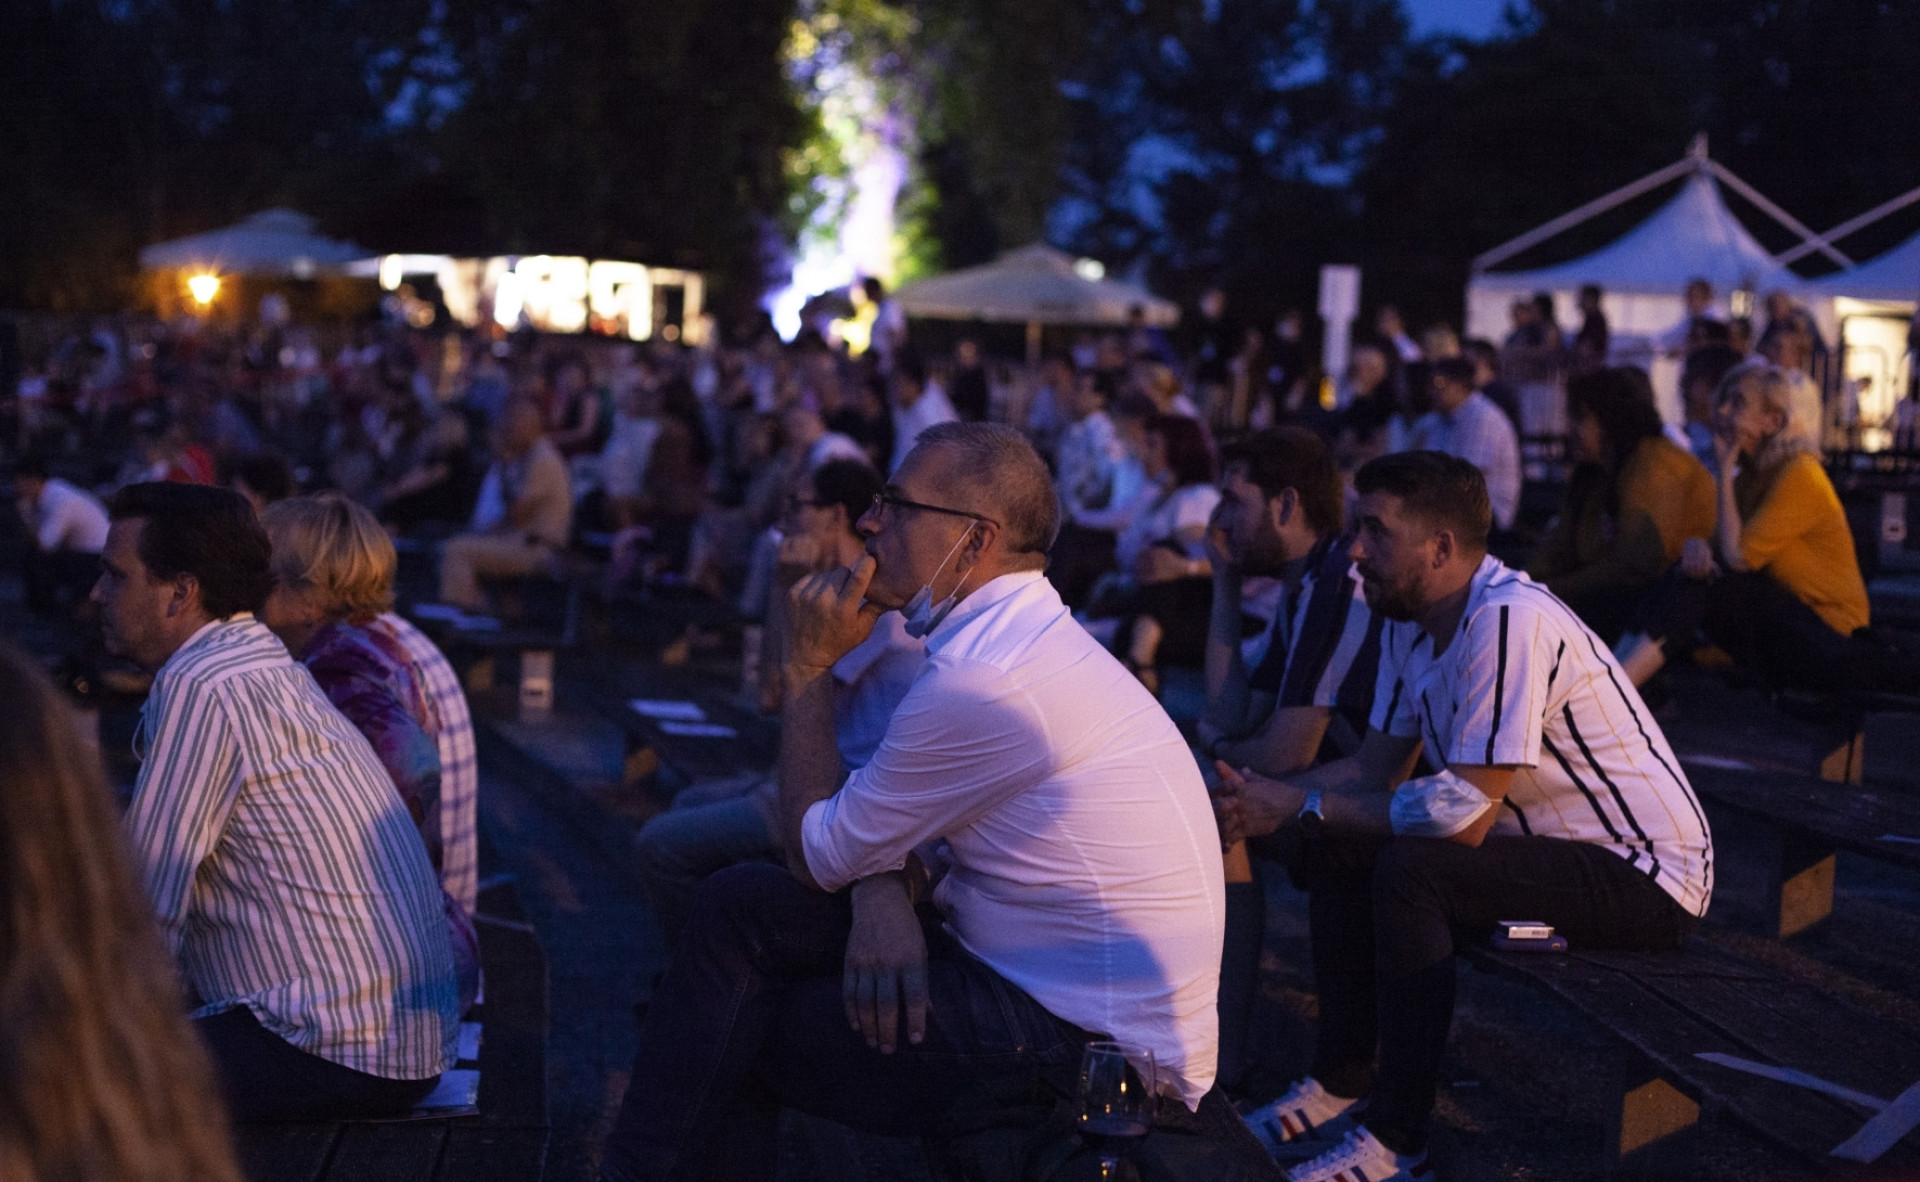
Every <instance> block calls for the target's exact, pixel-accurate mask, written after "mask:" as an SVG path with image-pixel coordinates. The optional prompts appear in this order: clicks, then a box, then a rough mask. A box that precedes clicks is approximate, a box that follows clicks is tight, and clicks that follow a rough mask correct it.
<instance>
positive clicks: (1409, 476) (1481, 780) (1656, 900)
mask: <svg viewBox="0 0 1920 1182" xmlns="http://www.w3.org/2000/svg"><path fill="white" fill-rule="evenodd" d="M1356 483H1357V486H1358V488H1359V491H1360V496H1361V500H1360V508H1359V515H1358V516H1359V529H1358V532H1357V534H1356V536H1355V540H1354V544H1353V550H1352V554H1353V557H1354V560H1355V562H1356V564H1357V566H1358V568H1359V572H1360V576H1361V579H1362V581H1363V583H1364V586H1365V589H1366V595H1367V603H1368V604H1369V606H1370V607H1371V608H1372V609H1373V610H1374V611H1376V612H1378V613H1380V614H1381V615H1383V616H1385V617H1387V619H1389V620H1390V621H1393V622H1392V623H1391V624H1390V625H1389V626H1388V627H1387V629H1386V631H1385V633H1384V634H1383V640H1382V645H1381V655H1380V676H1379V682H1378V684H1377V686H1376V688H1375V692H1374V704H1373V717H1372V723H1371V726H1370V727H1369V729H1368V731H1367V734H1366V737H1365V738H1364V739H1363V740H1362V741H1361V746H1360V749H1359V751H1357V752H1356V753H1355V754H1354V755H1352V756H1350V757H1348V758H1346V759H1342V760H1339V761H1337V762H1335V763H1330V764H1326V765H1324V766H1321V767H1319V768H1315V769H1314V770H1312V771H1310V772H1307V773H1304V774H1302V775H1298V776H1294V777H1290V778H1288V779H1285V780H1279V779H1272V778H1268V777H1265V776H1260V775H1257V774H1255V773H1252V772H1244V773H1243V772H1240V771H1238V770H1236V769H1234V768H1233V767H1231V766H1230V765H1227V764H1224V763H1223V764H1221V765H1219V766H1220V771H1221V780H1222V791H1221V796H1220V817H1221V827H1222V833H1223V836H1225V837H1226V838H1228V839H1239V838H1243V837H1250V836H1258V835H1261V834H1265V833H1271V832H1274V831H1275V830H1277V829H1279V828H1280V827H1281V826H1282V825H1284V824H1286V823H1288V822H1289V821H1294V820H1296V819H1298V822H1299V823H1300V824H1302V825H1308V826H1311V827H1312V828H1313V830H1314V831H1317V832H1320V833H1321V836H1322V838H1323V839H1324V840H1325V841H1327V842H1328V843H1329V844H1331V843H1334V842H1341V843H1351V844H1354V845H1358V846H1360V847H1362V848H1365V847H1366V846H1368V845H1371V846H1372V847H1373V848H1374V849H1375V850H1376V851H1377V852H1376V853H1375V855H1374V857H1373V859H1372V863H1371V865H1370V866H1367V867H1366V868H1365V869H1359V870H1356V871H1355V872H1353V873H1350V874H1348V875H1346V876H1345V881H1344V882H1342V881H1336V880H1334V879H1333V878H1332V876H1329V879H1328V880H1327V881H1323V882H1322V883H1320V884H1319V885H1317V886H1316V888H1315V889H1316V891H1333V892H1339V893H1342V894H1344V895H1346V897H1347V898H1348V899H1349V900H1350V901H1351V902H1350V905H1349V906H1347V907H1345V908H1344V909H1343V911H1344V914H1345V915H1346V918H1347V922H1345V923H1342V924H1340V925H1339V927H1338V929H1337V930H1334V931H1327V932H1321V931H1316V932H1315V933H1314V939H1315V949H1314V951H1315V969H1316V972H1322V970H1323V968H1332V967H1334V966H1332V965H1324V966H1323V960H1322V955H1323V953H1325V954H1326V955H1327V956H1328V957H1338V958H1341V959H1343V960H1344V962H1345V966H1346V967H1345V968H1344V969H1343V970H1341V969H1336V971H1335V972H1333V973H1331V974H1326V973H1322V976H1321V986H1320V987H1321V989H1322V990H1323V991H1325V990H1326V989H1328V988H1329V986H1330V982H1329V980H1328V977H1329V976H1331V977H1332V978H1334V983H1337V984H1339V985H1342V986H1344V987H1345V988H1348V989H1356V990H1361V991H1363V992H1364V994H1365V995H1364V996H1361V997H1349V998H1346V999H1345V1000H1346V1002H1347V1004H1346V1005H1344V1006H1342V1007H1340V1008H1339V1010H1338V1011H1333V1010H1329V1009H1328V1008H1327V1007H1326V1005H1325V1004H1324V1002H1323V1005H1322V1008H1321V1011H1320V1012H1321V1030H1320V1038H1321V1039H1323V1040H1329V1041H1331V1042H1333V1043H1335V1044H1337V1045H1338V1046H1340V1047H1341V1048H1343V1049H1344V1052H1345V1055H1346V1056H1347V1061H1346V1062H1344V1063H1342V1064H1340V1065H1338V1070H1337V1071H1334V1070H1328V1071H1327V1074H1325V1075H1323V1076H1321V1077H1318V1078H1310V1079H1306V1080H1302V1081H1300V1082H1299V1083H1297V1084H1295V1085H1294V1087H1293V1088H1292V1089H1290V1090H1289V1092H1288V1093H1287V1094H1286V1095H1285V1096H1283V1097H1281V1100H1280V1101H1279V1102H1278V1103H1277V1104H1276V1105H1272V1106H1269V1109H1268V1110H1269V1111H1272V1112H1273V1114H1274V1117H1275V1119H1276V1122H1277V1123H1278V1124H1279V1126H1280V1131H1281V1132H1283V1133H1284V1134H1285V1135H1286V1138H1287V1143H1288V1146H1289V1148H1290V1149H1292V1150H1293V1151H1294V1152H1296V1153H1299V1154H1301V1155H1302V1156H1304V1155H1306V1154H1310V1153H1315V1152H1318V1156H1315V1157H1313V1158H1312V1159H1311V1160H1309V1161H1307V1162H1305V1163H1304V1164H1302V1165H1301V1166H1299V1167H1297V1168H1296V1169H1294V1170H1293V1171H1292V1173H1291V1174H1290V1175H1289V1177H1290V1178H1291V1179H1293V1182H1333V1180H1335V1179H1349V1178H1361V1177H1364V1178H1367V1179H1369V1180H1371V1182H1385V1180H1387V1179H1412V1178H1416V1177H1427V1176H1430V1167H1429V1166H1428V1164H1427V1161H1426V1151H1427V1145H1426V1140H1427V1129H1428V1125H1429V1122H1430V1120H1431V1115H1432V1110H1433V1105H1434V1098H1435V1089H1436V1086H1437V1077H1438V1073H1439V1071H1440V1064H1441V1057H1442V1054H1443V1053H1444V1051H1445V1049H1446V1043H1447V1032H1448V1029H1449V1027H1450V1026H1451V1024H1452V1018H1453V991H1454V949H1455V941H1456V939H1460V938H1484V936H1485V935H1487V934H1488V933H1490V932H1492V931H1493V929H1494V927H1495V925H1496V923H1497V922H1498V921H1500V920H1509V919H1526V920H1537V921H1540V922H1543V923H1546V924H1550V925H1552V926H1553V927H1554V928H1555V929H1557V931H1558V932H1559V933H1560V934H1562V935H1564V936H1565V937H1566V939H1567V940H1568V941H1569V942H1570V943H1571V945H1572V946H1573V947H1575V948H1581V949H1596V950H1597V949H1608V948H1614V949H1641V950H1648V951H1653V950H1659V949H1672V948H1677V947H1679V946H1680V944H1681V943H1682V942H1683V941H1684V940H1685V939H1686V938H1687V936H1688V935H1689V934H1690V933H1691V932H1692V930H1693V928H1694V927H1695V925H1696V924H1697V923H1698V921H1699V917H1700V916H1702V915H1704V914H1705V913H1706V909H1707V902H1708V899H1709V897H1710V896H1711V894H1712V890H1713V876H1714V875H1713V846H1712V839H1711V837H1710V835H1709V833H1708V829H1707V823H1706V819H1705V816H1704V814H1703V813H1702V811H1701V808H1700V803H1699V801H1698V800H1697V799H1696V798H1695V796H1694V794H1693V790H1692V788H1691V787H1690V786H1689V785H1688V783H1687V780H1686V778H1685V776H1684V775H1683V774H1682V773H1681V771H1680V764H1679V760H1678V759H1676V758H1675V756H1674V753H1673V750H1672V748H1670V747H1669V746H1668V745H1667V741H1666V739H1665V737H1664V736H1663V735H1662V734H1661V732H1660V726H1659V724H1658V723H1657V722H1655V721H1654V719H1653V715H1652V713H1651V712H1650V711H1649V710H1648V709H1647V707H1646V704H1645V703H1644V702H1642V701H1641V700H1640V697H1639V695H1638V694H1637V693H1636V692H1635V691H1634V689H1633V687H1632V685H1631V684H1630V683H1629V682H1628V680H1627V677H1626V675H1625V673H1623V672H1622V671H1621V669H1620V666H1619V664H1618V663H1617V662H1616V661H1615V660H1614V659H1613V656H1612V654H1611V653H1609V652H1608V651H1607V649H1606V646H1604V645H1603V644H1601V643H1600V640H1599V638H1598V637H1596V636H1595V635H1594V634H1593V633H1592V632H1591V631H1590V630H1588V629H1587V627H1586V626H1585V625H1584V624H1582V623H1581V622H1580V619H1579V617H1578V616H1576V615H1574V614H1573V612H1572V611H1571V610H1570V609H1569V608H1567V606H1566V605H1565V604H1563V603H1561V602H1560V601H1559V600H1558V599H1556V598H1554V596H1553V594H1552V593H1551V592H1549V591H1547V590H1546V589H1545V588H1543V587H1541V586H1540V585H1539V584H1537V583H1535V582H1534V581H1533V580H1531V579H1529V578H1528V577H1527V576H1526V575H1524V574H1522V573H1520V572H1518V571H1513V570H1509V569H1508V568H1507V567H1506V566H1505V565H1504V564H1502V563H1501V562H1500V561H1499V560H1498V559H1496V558H1492V557H1490V556H1489V555H1488V554H1487V552H1486V538H1487V531H1488V529H1489V527H1490V524H1491V517H1492V513H1491V511H1490V509H1489V507H1488V503H1487V494H1486V483H1485V481H1484V480H1483V479H1482V478H1481V476H1480V473H1479V470H1478V469H1476V468H1474V467H1473V466H1472V465H1471V464H1468V463H1466V462H1465V461H1464V460H1460V459H1457V458H1455V457H1452V456H1447V455H1443V454H1441V453H1439V452H1431V451H1416V452H1404V453H1401V454H1397V455H1392V456H1385V457H1382V458H1381V459H1378V460H1375V461H1373V462H1372V463H1370V464H1368V465H1367V466H1366V467H1365V468H1363V469H1361V471H1360V472H1359V474H1358V477H1357V481H1356ZM1423 748H1424V750H1425V752H1426V757H1427V760H1428V762H1429V764H1430V765H1431V766H1433V767H1435V768H1437V769H1438V770H1437V771H1435V772H1434V773H1433V774H1431V775H1427V776H1422V777H1419V778H1417V779H1412V780H1409V779H1407V776H1408V774H1409V772H1410V771H1411V769H1412V767H1413V762H1414V760H1415V758H1416V757H1417V756H1418V755H1419V754H1420V753H1421V751H1422V749H1423ZM1336 1012H1337V1013H1338V1014H1340V1015H1342V1018H1341V1020H1342V1021H1344V1022H1345V1024H1346V1026H1347V1028H1346V1029H1344V1030H1343V1029H1336V1028H1333V1026H1332V1025H1331V1023H1332V1020H1333V1019H1334V1017H1335V1014H1336ZM1376 1029H1377V1041H1376V1038H1375V1032H1376ZM1376 1045H1377V1047H1378V1053H1379V1061H1378V1070H1377V1072H1376V1071H1375V1069H1374V1063H1373V1056H1374V1051H1375V1047H1376ZM1362 1097H1365V1098H1366V1100H1365V1107H1364V1108H1362V1107H1360V1103H1361V1100H1362ZM1341 1134H1344V1137H1343V1138H1342V1139H1340V1140H1338V1141H1335V1140H1334V1139H1333V1138H1335V1137H1338V1136H1340V1135H1341Z"/></svg>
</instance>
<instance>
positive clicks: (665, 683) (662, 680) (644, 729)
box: [598, 669, 780, 798]
mask: <svg viewBox="0 0 1920 1182" xmlns="http://www.w3.org/2000/svg"><path fill="white" fill-rule="evenodd" d="M646 697H647V698H649V699H655V700H665V701H675V702H691V703H693V704H694V705H695V706H697V707H698V708H699V709H700V712H701V714H702V715H703V717H704V722H705V723H707V724H710V725H717V726H724V727H727V728H729V729H730V730H732V732H733V733H732V734H731V735H724V736H723V735H715V736H705V735H690V734H686V733H675V731H676V730H677V729H678V728H676V727H674V726H672V725H671V724H670V722H669V721H667V720H661V719H655V718H650V717H648V716H647V715H644V714H642V713H640V712H639V711H638V710H636V709H634V708H633V706H632V699H631V698H626V697H617V696H613V695H601V696H600V697H599V699H598V701H599V708H600V713H601V714H602V715H603V716H604V717H606V718H607V720H608V721H610V722H612V723H613V724H614V725H615V726H617V727H618V728H620V733H621V734H622V735H623V736H624V738H625V741H626V760H625V764H626V773H625V777H624V779H625V781H626V782H627V783H628V784H634V783H638V782H640V781H642V780H645V779H647V778H649V777H651V776H655V775H656V774H658V773H661V772H666V773H668V774H667V775H665V776H663V777H661V778H660V780H659V781H658V782H659V783H660V785H661V788H662V790H663V793H664V795H666V796H667V797H668V798H671V795H672V793H673V792H676V791H678V790H679V789H680V788H682V787H685V786H686V785H687V784H691V783H693V782H695V781H697V780H708V779H717V778H719V777H722V776H734V775H741V774H744V773H748V772H760V771H766V770H767V769H769V768H771V767H773V765H774V763H775V762H776V761H777V760H778V758H779V755H780V738H779V724H778V723H777V722H775V721H773V720H771V719H767V718H763V717H762V716H760V715H759V714H758V713H755V712H752V711H749V710H746V709H744V708H742V707H741V706H740V705H738V704H737V703H735V702H733V701H731V700H729V699H728V698H727V697H726V696H725V695H723V694H721V693H719V692H717V691H716V690H715V689H714V688H713V687H712V686H711V685H710V684H708V683H707V682H706V681H705V680H704V679H701V678H698V677H697V676H693V675H682V674H678V673H677V671H675V670H666V669H662V670H657V671H650V676H649V678H648V683H647V694H646Z"/></svg>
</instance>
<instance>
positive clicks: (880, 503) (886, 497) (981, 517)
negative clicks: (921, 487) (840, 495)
mask: <svg viewBox="0 0 1920 1182" xmlns="http://www.w3.org/2000/svg"><path fill="white" fill-rule="evenodd" d="M889 507H892V508H895V509H924V510H926V511H927V512H928V513H945V514H946V515H947V516H949V517H969V518H972V519H973V520H975V521H984V522H986V523H987V524H988V525H993V526H998V525H999V524H1000V523H999V522H997V521H995V520H994V519H993V518H991V517H988V516H986V515H985V514H981V513H969V512H967V511H966V510H965V509H948V508H946V507H945V506H942V505H926V504H922V503H921V502H919V501H909V500H908V499H907V498H905V497H901V496H895V495H894V494H892V493H890V492H877V493H874V494H873V507H872V508H871V509H869V510H868V512H870V513H872V514H873V515H874V516H875V517H884V516H885V515H886V512H887V509H888V508H889Z"/></svg>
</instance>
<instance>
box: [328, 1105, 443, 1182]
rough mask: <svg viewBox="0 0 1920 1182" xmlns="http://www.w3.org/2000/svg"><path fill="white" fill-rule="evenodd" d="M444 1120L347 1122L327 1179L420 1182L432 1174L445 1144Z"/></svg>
mask: <svg viewBox="0 0 1920 1182" xmlns="http://www.w3.org/2000/svg"><path fill="white" fill-rule="evenodd" d="M447 1127H448V1126H447V1122H446V1121H440V1120H431V1121H402V1122H396V1123H393V1124H353V1125H347V1126H346V1127H345V1129H344V1130H343V1131H342V1132H341V1134H340V1147H339V1148H338V1149H337V1150H335V1151H334V1155H333V1160H332V1161H331V1162H330V1163H328V1165H327V1172H326V1179H327V1182H421V1179H423V1178H431V1177H433V1172H434V1170H435V1168H436V1167H438V1166H439V1164H440V1153H441V1150H442V1149H444V1148H445V1147H446V1143H447Z"/></svg>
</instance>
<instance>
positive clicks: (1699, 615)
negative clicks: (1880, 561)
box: [1619, 364, 1914, 689]
mask: <svg viewBox="0 0 1920 1182" xmlns="http://www.w3.org/2000/svg"><path fill="white" fill-rule="evenodd" d="M1714 403H1715V407H1714V420H1713V450H1714V458H1715V461H1716V463H1715V467H1716V469H1717V471H1716V473H1715V477H1714V479H1715V489H1716V495H1717V500H1718V510H1719V520H1718V523H1717V524H1716V525H1715V527H1714V533H1713V540H1712V541H1711V542H1710V543H1709V542H1708V541H1707V540H1706V539H1702V538H1689V539H1688V540H1687V541H1686V543H1685V544H1684V545H1683V547H1682V549H1681V554H1680V562H1679V568H1678V574H1677V576H1670V577H1669V578H1668V579H1667V580H1666V581H1665V582H1663V583H1662V585H1661V587H1660V588H1659V589H1658V590H1657V591H1656V593H1655V595H1654V597H1653V601H1652V603H1651V605H1650V607H1649V610H1648V612H1647V625H1648V626H1646V627H1644V628H1642V629H1640V630H1639V631H1638V632H1637V633H1636V634H1631V635H1628V636H1626V637H1623V638H1622V640H1621V642H1620V648H1619V653H1620V661H1621V664H1622V666H1623V667H1625V669H1626V671H1627V673H1628V675H1629V676H1631V677H1632V678H1633V680H1634V682H1635V684H1640V683H1643V682H1645V681H1646V680H1647V678H1649V677H1651V676H1652V675H1653V674H1654V673H1655V672H1657V671H1658V670H1659V669H1660V668H1661V666H1662V665H1663V664H1664V663H1665V662H1666V660H1668V659H1669V658H1671V657H1673V656H1675V655H1678V654H1679V653H1681V652H1685V651H1687V650H1688V649H1690V648H1691V647H1692V646H1693V644H1694V642H1695V636H1696V634H1697V633H1699V632H1701V631H1704V632H1705V634H1706V636H1707V637H1708V639H1710V640H1711V641H1712V642H1713V643H1714V644H1716V645H1718V646H1719V647H1721V648H1722V649H1724V650H1726V652H1727V653H1729V654H1730V655H1731V656H1732V657H1733V658H1734V660H1735V661H1737V662H1739V663H1741V664H1744V665H1750V666H1753V667H1756V668H1758V669H1759V670H1760V671H1761V672H1763V673H1764V674H1766V676H1767V677H1768V678H1769V679H1770V680H1771V681H1773V682H1775V683H1776V684H1782V685H1799V686H1805V687H1809V688H1816V689H1848V688H1875V687H1878V688H1894V687H1895V686H1899V685H1903V684H1908V683H1911V682H1912V681H1913V680H1914V677H1913V670H1912V669H1911V668H1910V667H1909V666H1910V662H1908V661H1907V660H1906V659H1905V658H1904V657H1902V656H1901V655H1900V654H1899V653H1898V652H1896V651H1894V650H1892V649H1891V648H1889V646H1887V645H1884V644H1882V643H1880V642H1878V641H1876V640H1873V639H1872V638H1871V636H1870V634H1867V633H1866V632H1865V630H1866V628H1867V624H1868V614H1867V588H1866V584H1865V583H1864V582H1863V581H1862V579H1861V577H1860V565H1859V562H1858V561H1857V560H1856V558H1855V555H1854V549H1853V533H1852V531H1851V530H1850V529H1849V528H1848V526H1847V514H1846V510H1845V509H1843V508H1842V507H1841V504H1840V497H1839V494H1838V493H1836V492H1835V491H1834V488H1833V482H1832V481H1830V480H1829V479H1827V474H1826V471H1825V470H1824V469H1823V468H1822V467H1821V465H1820V398H1819V394H1818V392H1817V391H1816V390H1814V389H1813V387H1812V384H1811V383H1809V382H1808V381H1807V380H1806V378H1805V376H1804V375H1802V374H1797V373H1793V372H1790V371H1788V370H1785V369H1781V368H1780V367H1778V366H1773V365H1763V364H1754V365H1743V366H1740V367H1739V368H1737V369H1735V370H1733V371H1732V372H1730V373H1728V374H1727V376H1726V377H1725V378H1724V379H1722V380H1721V383H1720V389H1719V391H1718V392H1717V394H1716V395H1715V399H1714Z"/></svg>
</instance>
